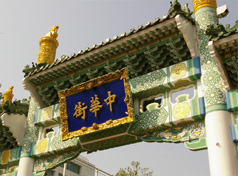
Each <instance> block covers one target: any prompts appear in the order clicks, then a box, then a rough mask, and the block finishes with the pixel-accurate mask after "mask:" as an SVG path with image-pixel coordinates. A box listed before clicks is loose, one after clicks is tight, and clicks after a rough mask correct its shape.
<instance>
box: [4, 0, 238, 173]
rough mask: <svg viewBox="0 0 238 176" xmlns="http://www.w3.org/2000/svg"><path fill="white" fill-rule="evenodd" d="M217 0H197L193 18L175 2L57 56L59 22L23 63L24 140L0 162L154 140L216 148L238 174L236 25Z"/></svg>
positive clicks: (214, 157) (22, 165) (214, 162)
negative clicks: (227, 23)
mask: <svg viewBox="0 0 238 176" xmlns="http://www.w3.org/2000/svg"><path fill="white" fill-rule="evenodd" d="M215 8H216V2H215V1H212V0H211V1H204V2H203V1H196V0H194V12H195V19H193V18H192V17H191V13H190V10H189V9H188V8H187V6H185V7H184V10H182V9H181V6H180V4H179V3H178V2H177V1H175V2H174V3H171V8H170V9H169V13H168V15H167V16H165V17H164V18H163V19H159V18H158V19H156V20H155V22H153V23H147V24H146V25H145V26H139V28H138V29H132V30H131V31H130V32H128V33H124V34H122V35H121V36H116V37H115V38H113V39H109V40H107V42H106V43H101V44H100V45H99V46H97V45H95V46H93V47H92V48H87V49H86V50H85V51H81V52H79V53H77V54H74V55H72V56H71V57H67V56H62V57H61V58H60V59H58V60H54V57H55V51H56V48H57V46H58V41H57V40H56V37H57V30H58V27H57V26H56V27H53V28H52V29H51V30H50V32H49V34H47V35H46V36H44V37H43V38H42V39H41V40H40V52H39V58H38V62H37V65H36V66H34V67H32V68H26V69H24V72H25V78H24V81H23V84H24V87H25V88H26V90H29V91H30V93H31V96H32V98H31V101H30V107H29V112H28V116H27V121H26V129H25V134H24V139H23V140H22V144H21V145H22V146H21V147H17V146H16V147H15V148H12V149H11V150H5V151H2V153H1V157H2V160H1V168H0V169H5V168H15V167H17V166H18V165H19V171H18V175H44V174H45V172H46V171H47V170H48V169H51V168H54V167H56V166H58V165H60V164H62V163H63V162H66V161H67V160H70V159H73V158H75V157H77V156H78V155H79V154H80V153H82V152H95V151H97V150H104V149H108V148H113V147H118V146H122V145H127V144H131V143H136V142H141V141H147V142H175V143H177V142H181V143H184V144H185V146H186V147H187V148H189V149H191V150H201V149H206V148H208V152H209V161H210V170H211V174H214V175H215V174H216V173H219V174H222V173H225V174H227V173H228V175H229V174H230V175H232V174H234V173H236V172H237V171H236V167H235V166H236V164H237V159H236V157H233V156H236V142H237V137H236V134H237V133H236V131H237V126H236V116H237V114H236V113H235V112H236V111H237V107H238V104H237V101H236V100H237V90H236V89H234V88H235V87H236V86H237V80H238V79H237V75H236V70H235V68H236V64H235V63H236V58H237V57H236V55H237V53H238V52H237V46H236V42H237V39H238V36H237V34H236V33H237V28H235V27H236V26H235V27H234V29H235V30H233V29H230V30H225V29H223V28H222V27H221V26H220V25H218V19H217V15H216V11H215ZM194 20H195V21H194ZM195 22H196V23H195ZM219 30H220V31H219ZM232 34H234V35H232ZM224 38H225V39H224ZM227 48H229V50H228V49H227ZM52 58H53V59H52ZM225 68H227V69H225ZM234 117H235V118H234ZM56 127H58V128H59V132H58V133H55V132H54V131H52V130H51V129H52V128H56ZM230 129H231V130H230ZM231 135H232V136H231ZM13 154H15V155H14V156H13ZM10 156H12V157H10ZM19 161H20V162H19ZM227 161H230V162H227ZM231 163H233V164H231ZM8 171H9V173H15V172H16V171H14V169H8Z"/></svg>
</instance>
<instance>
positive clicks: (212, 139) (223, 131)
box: [205, 111, 238, 176]
mask: <svg viewBox="0 0 238 176" xmlns="http://www.w3.org/2000/svg"><path fill="white" fill-rule="evenodd" d="M205 125H206V135H207V147H208V157H209V165H210V175H211V176H235V175H238V172H237V167H238V159H237V153H236V147H235V144H234V143H233V141H232V137H231V130H230V126H231V125H232V117H231V113H230V112H227V111H214V112H210V113H208V114H207V115H206V118H205Z"/></svg>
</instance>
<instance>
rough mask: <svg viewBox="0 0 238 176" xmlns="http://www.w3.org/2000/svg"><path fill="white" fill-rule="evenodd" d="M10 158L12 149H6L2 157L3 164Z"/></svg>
mask: <svg viewBox="0 0 238 176" xmlns="http://www.w3.org/2000/svg"><path fill="white" fill-rule="evenodd" d="M9 158H10V150H6V151H4V152H3V154H2V157H1V164H5V163H7V162H8V160H9Z"/></svg>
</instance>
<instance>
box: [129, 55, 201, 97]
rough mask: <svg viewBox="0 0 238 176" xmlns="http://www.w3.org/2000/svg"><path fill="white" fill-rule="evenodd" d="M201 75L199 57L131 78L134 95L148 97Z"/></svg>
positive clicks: (191, 80) (189, 81)
mask: <svg viewBox="0 0 238 176" xmlns="http://www.w3.org/2000/svg"><path fill="white" fill-rule="evenodd" d="M200 76H201V67H200V59H199V57H197V58H194V59H191V60H188V61H184V62H181V63H178V64H175V65H172V66H169V67H166V68H163V69H160V70H156V71H153V72H151V73H147V74H145V75H142V76H139V77H136V78H133V79H130V81H129V82H130V87H131V92H132V94H133V97H138V98H142V97H147V96H151V95H153V94H156V93H159V92H162V91H163V90H165V89H171V88H174V87H178V86H182V85H185V84H188V83H191V82H194V81H195V80H197V79H199V78H200Z"/></svg>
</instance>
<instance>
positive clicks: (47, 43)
mask: <svg viewBox="0 0 238 176" xmlns="http://www.w3.org/2000/svg"><path fill="white" fill-rule="evenodd" d="M58 29H59V27H58V26H54V27H52V28H51V29H50V30H49V33H47V34H46V36H44V37H42V38H41V39H40V42H39V43H40V49H39V54H38V60H37V64H42V63H46V64H52V63H53V62H54V60H55V53H56V49H57V47H58V45H59V43H58V41H57V40H56V38H57V36H58V33H57V31H58Z"/></svg>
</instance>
